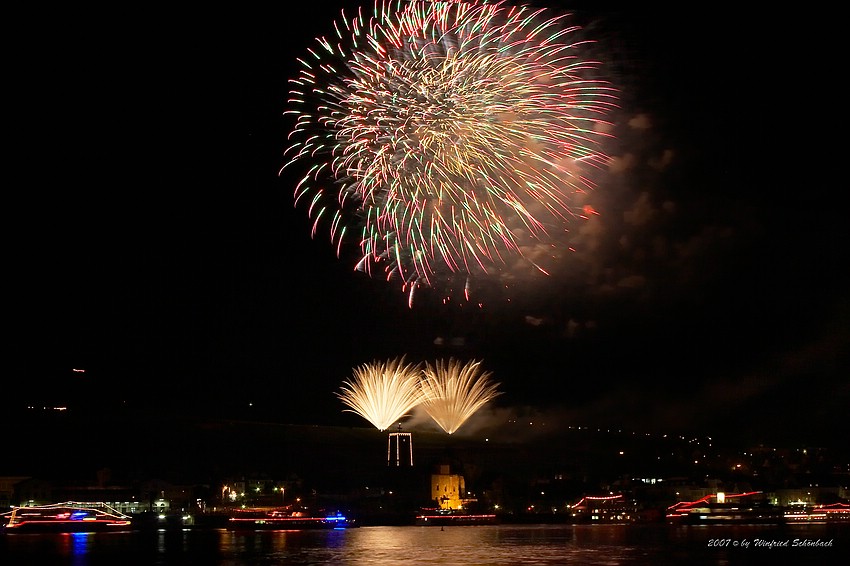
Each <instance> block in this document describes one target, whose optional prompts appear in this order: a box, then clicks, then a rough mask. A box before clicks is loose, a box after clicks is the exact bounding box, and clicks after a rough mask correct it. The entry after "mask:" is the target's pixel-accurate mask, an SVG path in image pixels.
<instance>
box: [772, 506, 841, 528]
mask: <svg viewBox="0 0 850 566" xmlns="http://www.w3.org/2000/svg"><path fill="white" fill-rule="evenodd" d="M785 522H786V523H788V524H801V523H802V524H812V523H815V524H826V523H848V522H850V504H847V503H829V504H821V505H804V506H801V507H796V506H794V507H792V508H790V509H787V510H786V511H785Z"/></svg>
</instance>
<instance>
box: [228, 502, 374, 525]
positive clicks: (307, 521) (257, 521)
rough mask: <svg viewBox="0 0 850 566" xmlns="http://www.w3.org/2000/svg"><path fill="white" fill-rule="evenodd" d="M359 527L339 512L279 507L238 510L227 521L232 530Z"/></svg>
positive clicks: (354, 521)
mask: <svg viewBox="0 0 850 566" xmlns="http://www.w3.org/2000/svg"><path fill="white" fill-rule="evenodd" d="M358 526H359V525H358V524H357V521H356V520H355V519H352V518H349V517H346V516H345V515H343V514H342V513H339V512H333V513H320V514H317V515H314V514H310V513H306V512H304V511H294V510H292V509H289V508H278V507H275V508H257V507H254V508H250V509H237V510H234V511H233V513H232V514H231V515H230V518H229V519H228V521H227V528H228V529H230V530H243V529H244V530H257V529H262V530H304V529H349V528H352V527H358Z"/></svg>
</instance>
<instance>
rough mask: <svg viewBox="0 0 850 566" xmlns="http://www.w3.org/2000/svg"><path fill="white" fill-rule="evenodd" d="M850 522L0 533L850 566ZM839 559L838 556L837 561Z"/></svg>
mask: <svg viewBox="0 0 850 566" xmlns="http://www.w3.org/2000/svg"><path fill="white" fill-rule="evenodd" d="M719 537H725V538H731V539H737V540H744V539H748V540H753V539H754V538H756V537H760V538H763V539H771V538H773V539H779V538H789V537H790V538H809V539H818V538H820V539H833V540H834V547H833V548H830V549H796V550H795V549H773V550H767V549H760V550H759V549H755V548H750V550H749V551H748V553H747V552H745V551H743V550H742V549H740V548H738V549H735V548H712V547H710V546H709V545H708V544H707V543H708V541H709V540H711V539H712V538H719ZM848 554H850V524H848V525H841V526H837V527H829V526H820V527H817V526H808V527H805V528H795V529H784V530H778V531H777V530H775V529H773V530H771V529H766V528H765V527H760V526H749V527H746V526H744V527H714V528H712V527H705V528H702V527H697V528H693V527H681V526H667V525H575V526H569V525H562V526H542V525H522V526H515V525H488V526H475V527H473V526H459V527H446V528H445V529H444V530H441V529H440V528H437V527H412V526H408V527H360V528H356V529H347V530H328V531H323V530H315V531H309V530H308V531H257V532H253V531H228V530H224V529H189V530H176V531H175V530H160V531H132V532H122V533H79V534H14V535H10V534H5V535H0V564H2V565H4V566H5V565H6V564H14V565H16V564H61V565H68V564H71V565H74V566H101V565H109V566H112V565H115V564H119V565H121V566H131V565H137V564H138V565H145V566H150V565H152V564H156V565H163V566H167V565H180V566H183V565H192V566H194V565H204V566H247V565H250V566H266V565H268V566H271V565H280V564H286V565H290V564H292V565H305V564H310V565H314V566H319V565H333V566H338V565H341V566H346V565H356V566H359V565H361V564H364V565H368V566H399V565H401V566H432V565H433V566H437V565H439V566H443V565H451V566H509V565H510V566H513V565H515V564H522V565H523V566H525V565H531V566H555V565H563V564H581V565H590V566H593V565H606V566H607V565H637V564H641V565H642V564H687V565H688V566H702V565H705V566H715V565H721V564H730V563H733V564H740V563H747V564H750V563H754V562H755V563H780V562H786V563H794V564H838V563H845V564H850V561H846V560H845V559H847V558H848ZM842 561H843V562H842Z"/></svg>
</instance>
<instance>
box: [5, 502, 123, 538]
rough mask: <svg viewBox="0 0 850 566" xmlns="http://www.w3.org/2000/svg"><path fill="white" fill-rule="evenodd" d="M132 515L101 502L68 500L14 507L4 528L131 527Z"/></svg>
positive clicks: (74, 529)
mask: <svg viewBox="0 0 850 566" xmlns="http://www.w3.org/2000/svg"><path fill="white" fill-rule="evenodd" d="M130 528H131V517H130V516H129V515H125V514H123V513H121V512H120V511H118V510H116V509H114V508H112V507H110V506H109V505H107V504H105V503H99V502H80V501H66V502H64V503H51V504H49V505H33V506H25V507H13V508H12V512H11V514H10V515H9V519H8V522H7V523H6V525H5V527H4V530H5V531H6V532H7V533H14V532H60V533H65V532H70V533H75V532H96V531H116V530H128V529H130Z"/></svg>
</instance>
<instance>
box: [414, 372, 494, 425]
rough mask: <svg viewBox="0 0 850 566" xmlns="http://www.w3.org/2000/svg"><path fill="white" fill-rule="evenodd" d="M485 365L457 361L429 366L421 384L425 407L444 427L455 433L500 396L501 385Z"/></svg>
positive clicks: (423, 405)
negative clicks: (486, 370)
mask: <svg viewBox="0 0 850 566" xmlns="http://www.w3.org/2000/svg"><path fill="white" fill-rule="evenodd" d="M490 376H491V373H490V372H484V371H482V369H481V362H479V361H470V362H466V363H461V362H460V361H458V360H455V359H449V360H448V362H446V361H437V362H435V363H434V364H433V365H432V364H430V363H426V364H425V368H424V370H423V377H422V381H421V383H420V387H421V388H422V407H423V408H424V409H425V412H427V413H428V415H429V416H430V417H431V418H432V419H434V422H436V423H437V424H438V425H440V427H441V428H442V429H443V430H444V431H446V432H447V433H449V434H453V433H454V432H455V431H457V429H459V428H460V426H461V425H462V424H463V423H465V422H466V421H467V420H468V419H469V417H471V416H472V415H473V414H475V412H476V411H477V410H478V409H480V408H481V407H482V406H483V405H484V404H485V403H487V402H488V401H490V400H491V399H493V398H494V397H496V396H497V395H500V393H499V391H498V387H499V384H498V383H494V382H492V381H491V380H490Z"/></svg>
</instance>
